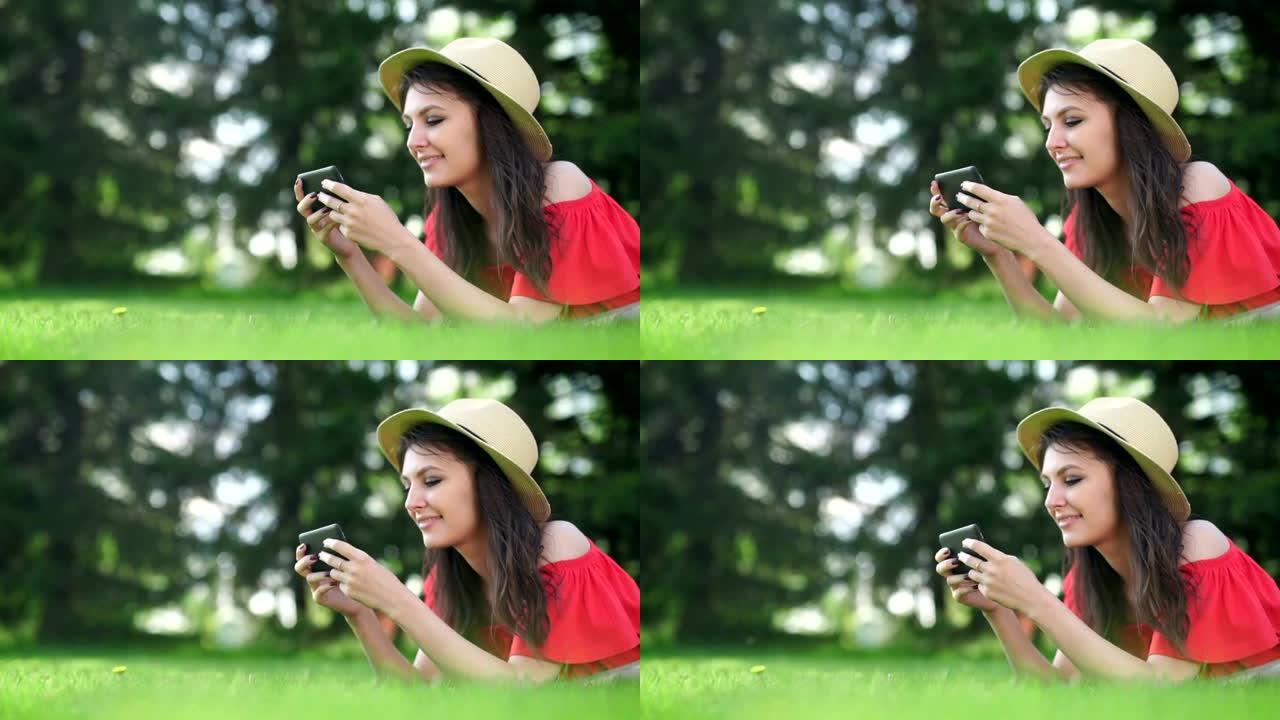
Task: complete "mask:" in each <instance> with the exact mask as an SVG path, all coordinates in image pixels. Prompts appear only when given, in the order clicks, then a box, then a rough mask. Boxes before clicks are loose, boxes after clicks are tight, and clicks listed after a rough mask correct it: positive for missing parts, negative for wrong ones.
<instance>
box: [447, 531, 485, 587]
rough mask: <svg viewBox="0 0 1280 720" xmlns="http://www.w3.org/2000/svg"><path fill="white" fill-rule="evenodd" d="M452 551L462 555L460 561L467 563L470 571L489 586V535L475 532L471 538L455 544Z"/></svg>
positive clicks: (483, 532)
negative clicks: (474, 572)
mask: <svg viewBox="0 0 1280 720" xmlns="http://www.w3.org/2000/svg"><path fill="white" fill-rule="evenodd" d="M454 549H455V550H457V551H458V553H459V554H460V555H462V559H463V560H466V561H467V564H468V565H470V566H471V569H472V570H475V571H476V574H477V575H479V576H480V579H481V580H484V582H485V584H486V585H488V584H489V533H488V531H486V530H480V531H477V532H476V534H475V535H473V536H472V537H471V538H469V539H467V540H465V541H463V542H461V543H459V544H457V545H455V546H454Z"/></svg>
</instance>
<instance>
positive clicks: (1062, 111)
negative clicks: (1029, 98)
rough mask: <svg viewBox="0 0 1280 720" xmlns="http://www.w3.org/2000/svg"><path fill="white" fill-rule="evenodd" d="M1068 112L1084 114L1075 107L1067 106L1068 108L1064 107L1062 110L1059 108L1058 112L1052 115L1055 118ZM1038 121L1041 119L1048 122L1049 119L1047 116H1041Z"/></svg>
mask: <svg viewBox="0 0 1280 720" xmlns="http://www.w3.org/2000/svg"><path fill="white" fill-rule="evenodd" d="M1068 110H1075V111H1076V112H1084V110H1082V109H1081V108H1078V107H1076V106H1075V105H1068V106H1066V107H1064V108H1059V109H1058V112H1056V113H1054V115H1055V116H1056V115H1062V114H1063V113H1065V112H1067V111H1068ZM1040 119H1041V120H1048V119H1049V116H1048V115H1041V116H1040Z"/></svg>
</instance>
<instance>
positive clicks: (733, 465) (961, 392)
mask: <svg viewBox="0 0 1280 720" xmlns="http://www.w3.org/2000/svg"><path fill="white" fill-rule="evenodd" d="M644 387H645V389H644V402H645V407H644V413H643V415H642V427H643V429H644V434H645V440H644V458H645V459H644V464H645V467H646V468H648V469H649V477H650V481H649V482H648V483H646V485H645V497H646V501H645V503H644V508H645V510H644V518H643V520H642V523H643V527H644V529H645V535H646V537H649V538H652V539H653V544H652V546H651V548H650V550H649V552H648V554H647V555H646V557H649V556H653V557H655V558H661V560H660V561H658V560H653V561H649V560H647V561H646V562H644V563H643V565H642V566H641V575H640V578H641V580H640V584H641V587H643V588H644V622H645V630H646V633H647V635H646V643H647V644H646V648H647V649H649V650H657V649H662V648H668V649H675V648H686V647H690V646H693V647H698V646H715V647H716V648H718V649H720V650H725V651H729V652H731V653H733V654H734V655H735V656H736V657H738V658H739V660H738V662H742V663H747V665H750V664H752V663H751V662H750V661H749V657H750V656H752V655H753V654H756V653H762V652H766V648H773V649H775V650H776V649H778V648H787V647H800V646H815V647H825V648H828V649H833V648H837V647H838V648H844V649H845V650H849V651H865V652H867V653H876V654H877V657H880V658H884V657H887V656H891V655H893V654H895V653H897V654H902V655H905V656H908V657H911V658H915V659H917V660H919V659H922V658H925V657H934V658H935V659H936V658H939V657H943V656H944V651H946V652H949V653H952V655H951V656H952V657H953V658H954V657H956V655H957V654H961V653H973V654H975V655H978V656H985V657H991V658H999V657H1002V655H1001V653H1000V650H999V647H998V645H996V644H995V641H994V639H993V636H992V634H991V633H990V632H989V631H988V629H987V624H986V622H984V621H983V619H982V617H981V615H980V614H978V613H976V612H972V611H970V610H969V609H968V608H965V607H963V606H961V605H959V604H958V603H955V602H953V601H952V600H951V599H950V596H949V594H948V593H947V592H946V590H945V585H944V583H943V581H942V579H941V578H939V577H938V576H937V575H936V574H935V573H934V571H933V568H934V560H933V554H934V553H935V552H936V551H937V547H938V543H937V536H938V534H939V533H941V532H944V531H946V530H951V529H954V528H957V527H960V526H962V525H967V524H969V523H975V522H976V523H978V524H980V525H981V526H982V529H983V532H984V534H985V535H986V537H987V539H988V540H989V541H990V542H991V543H992V544H993V545H995V546H996V547H998V548H1000V549H1002V550H1003V551H1005V552H1009V553H1013V554H1016V555H1018V556H1019V557H1021V558H1022V559H1023V560H1024V561H1026V562H1027V564H1028V565H1029V566H1030V567H1031V568H1032V570H1034V571H1035V572H1036V573H1037V575H1038V576H1039V577H1040V578H1041V579H1042V580H1043V581H1045V582H1046V585H1047V586H1048V587H1049V588H1050V589H1052V590H1055V591H1058V590H1060V583H1061V563H1062V557H1063V549H1062V539H1061V536H1060V534H1059V532H1058V529H1057V527H1056V526H1055V525H1054V524H1053V522H1052V521H1051V519H1050V518H1049V517H1048V516H1047V515H1046V513H1045V510H1044V508H1043V501H1044V491H1043V487H1042V486H1041V483H1040V481H1039V478H1038V477H1037V474H1036V473H1035V471H1034V469H1033V468H1032V467H1031V465H1030V463H1028V462H1027V461H1026V460H1025V459H1024V458H1023V456H1022V454H1021V452H1020V451H1019V450H1018V449H1017V445H1016V442H1015V439H1014V434H1013V433H1014V428H1015V426H1016V425H1017V423H1018V421H1019V420H1021V419H1022V418H1023V417H1025V416H1026V415H1027V414H1029V413H1030V412H1032V411H1034V410H1037V409H1040V408H1042V407H1048V406H1050V405H1067V406H1071V407H1079V406H1080V405H1081V404H1083V403H1084V402H1086V401H1088V400H1089V399H1092V398H1093V397H1096V396H1099V395H1118V394H1125V395H1132V396H1135V397H1139V398H1141V399H1143V400H1144V401H1145V402H1147V403H1149V404H1150V405H1152V406H1153V407H1154V408H1156V410H1157V411H1158V412H1160V413H1161V415H1162V416H1163V417H1164V418H1165V419H1166V420H1167V421H1168V423H1169V425H1170V426H1171V427H1172V429H1173V431H1174V433H1175V434H1176V435H1177V437H1178V440H1179V441H1180V452H1181V458H1180V461H1179V463H1178V465H1177V467H1176V469H1175V470H1174V476H1175V477H1176V478H1178V480H1179V481H1180V482H1181V483H1182V486H1183V488H1184V490H1185V491H1186V494H1187V497H1188V498H1189V499H1190V501H1191V508H1192V513H1193V516H1195V517H1202V518H1206V519H1208V520H1210V521H1211V522H1213V523H1215V524H1217V525H1218V526H1219V527H1220V528H1221V529H1222V530H1223V531H1224V532H1225V533H1226V534H1227V535H1228V536H1229V537H1231V538H1232V539H1234V540H1235V542H1236V543H1237V544H1239V545H1240V547H1241V548H1243V549H1244V550H1245V551H1246V552H1248V553H1250V554H1251V555H1252V556H1253V557H1254V558H1255V559H1257V560H1258V562H1259V563H1260V564H1261V565H1262V566H1263V567H1264V568H1265V569H1266V570H1267V571H1268V572H1269V573H1271V574H1272V576H1275V575H1277V574H1280V527H1278V526H1277V525H1276V523H1275V518H1276V517H1277V516H1280V470H1278V469H1277V468H1280V449H1278V448H1280V446H1278V445H1277V443H1276V439H1277V434H1278V433H1277V431H1278V430H1280V394H1278V391H1277V385H1276V383H1275V381H1274V366H1273V364H1270V363H1248V362H1245V363H1188V362H1133V363H1126V362H1099V363H1089V362H1055V361H1035V362H1020V361H1016V362H1015V361H993V362H966V363H953V362H921V363H915V362H858V363H841V362H661V363H652V362H651V363H647V364H646V365H645V367H644ZM973 641H976V642H973ZM729 648H733V649H732V650H729ZM886 653H887V654H888V655H886ZM841 657H844V658H846V659H853V657H856V655H849V654H848V653H845V654H843V655H841ZM756 662H761V661H756ZM682 667H683V666H682ZM938 670H939V671H941V670H942V666H939V667H938ZM742 672H745V667H744V668H743V669H742ZM744 682H745V681H744Z"/></svg>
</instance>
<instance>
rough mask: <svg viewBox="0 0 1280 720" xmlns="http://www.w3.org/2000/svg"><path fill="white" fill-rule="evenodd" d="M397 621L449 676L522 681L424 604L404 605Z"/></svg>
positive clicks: (506, 665) (398, 612)
mask: <svg viewBox="0 0 1280 720" xmlns="http://www.w3.org/2000/svg"><path fill="white" fill-rule="evenodd" d="M415 600H416V598H415ZM393 617H394V618H395V621H396V623H397V624H398V625H400V627H402V628H404V631H405V632H407V633H408V634H409V637H411V638H413V641H414V642H415V643H417V645H418V647H420V648H422V652H424V653H426V655H427V657H428V658H430V659H431V662H433V663H434V664H435V665H436V667H438V668H440V671H441V672H442V673H444V674H445V675H448V676H451V677H461V678H466V679H468V680H518V679H520V678H519V676H518V674H517V672H516V670H515V668H513V667H512V666H511V665H510V664H509V663H507V662H505V661H503V660H501V659H499V658H497V657H495V656H493V655H490V654H489V653H487V652H485V651H484V650H482V649H481V648H479V647H477V646H476V645H474V644H473V643H471V642H470V641H469V640H467V639H466V638H464V637H463V636H461V635H459V634H458V633H457V631H455V630H454V629H453V628H451V627H449V624H448V623H446V622H445V621H444V620H442V619H440V616H439V615H436V614H435V613H434V612H432V611H431V609H430V608H428V607H427V606H426V605H424V604H423V603H421V602H413V603H411V604H405V605H403V606H402V607H400V608H398V609H397V610H396V611H395V613H394V615H393Z"/></svg>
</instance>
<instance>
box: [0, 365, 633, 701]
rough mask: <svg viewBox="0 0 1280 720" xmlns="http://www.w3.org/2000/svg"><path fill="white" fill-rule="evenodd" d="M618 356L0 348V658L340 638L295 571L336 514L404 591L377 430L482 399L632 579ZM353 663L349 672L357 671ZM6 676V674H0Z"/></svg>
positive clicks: (411, 558)
mask: <svg viewBox="0 0 1280 720" xmlns="http://www.w3.org/2000/svg"><path fill="white" fill-rule="evenodd" d="M636 370H637V368H636V364H635V363H585V362H578V363H551V362H523V363H516V362H513V363H478V362H459V363H432V362H416V361H400V362H356V361H351V362H342V363H302V362H292V363H273V362H191V363H187V362H138V363H133V362H130V363H81V362H57V363H37V362H31V363H19V362H0V388H4V391H3V392H0V417H2V418H4V423H3V424H0V467H2V468H4V470H3V472H2V473H0V539H2V541H3V542H2V544H3V546H4V547H5V548H6V552H5V553H4V554H3V558H0V574H3V575H4V577H5V578H6V580H5V582H4V583H2V584H0V651H6V649H7V652H19V653H20V652H21V651H22V650H23V649H24V648H27V649H40V650H41V651H47V650H48V648H50V647H58V646H70V647H75V648H85V647H86V646H108V647H128V648H131V649H132V650H135V651H136V650H144V649H146V648H148V647H150V646H155V647H156V649H163V648H166V647H169V646H173V645H179V646H185V647H194V648H236V647H240V648H257V649H258V650H260V651H264V652H272V653H290V652H294V651H297V650H299V649H302V648H306V647H315V646H325V645H328V641H329V640H333V639H336V638H343V639H345V641H344V642H341V643H338V644H337V646H335V647H337V648H345V649H344V650H342V654H344V655H345V656H348V657H350V656H351V655H352V654H354V656H357V657H358V656H359V655H360V649H359V647H358V645H356V644H355V643H354V642H353V641H351V635H350V632H349V631H348V629H347V626H346V623H344V622H342V620H341V619H340V618H336V617H335V616H334V614H333V613H331V612H330V611H328V610H325V609H323V608H319V607H318V606H316V605H315V604H314V603H313V602H312V601H311V599H310V597H309V594H308V593H307V592H306V590H305V583H304V582H303V581H302V579H301V578H299V577H297V576H296V575H295V574H294V573H293V571H292V565H293V562H294V547H295V546H296V545H297V542H298V541H297V536H298V533H299V532H302V531H304V530H310V529H313V528H316V527H320V526H322V525H327V524H329V523H332V522H339V523H341V524H342V526H343V529H344V530H345V531H346V534H347V537H348V538H349V539H350V540H351V541H352V542H353V543H354V544H356V545H357V546H359V547H361V548H362V549H364V550H366V551H368V552H369V553H370V554H372V555H374V556H375V557H377V558H378V559H379V560H380V561H381V562H383V563H384V564H385V565H386V566H387V567H389V568H390V569H391V570H392V571H394V572H395V573H397V575H399V576H400V577H401V578H403V579H404V580H405V582H406V584H407V585H408V587H410V588H411V589H414V590H415V591H417V592H420V591H421V583H422V578H421V567H422V558H423V548H422V539H421V536H420V534H419V533H418V531H417V528H415V527H414V526H413V524H412V522H411V520H410V519H409V518H408V517H406V516H405V515H404V510H403V490H402V489H401V487H400V483H399V480H398V479H397V477H396V475H395V471H394V470H393V469H392V468H391V467H390V465H388V464H387V462H386V461H385V459H384V458H383V457H382V455H381V453H380V452H379V451H378V450H377V447H376V445H375V444H374V438H373V431H374V428H375V427H376V425H377V423H378V422H379V421H380V420H381V419H382V418H384V417H386V416H387V415H389V414H390V413H391V412H393V411H395V410H398V409H401V408H405V407H424V406H425V407H439V406H441V405H443V404H445V403H446V402H448V401H449V400H452V399H454V398H457V397H462V396H471V397H494V398H498V399H501V400H503V401H504V402H506V403H508V404H509V405H510V406H511V407H512V408H514V409H515V410H516V411H517V412H518V413H520V415H521V417H523V418H524V419H525V420H526V422H528V423H529V426H530V428H531V429H532V430H533V432H534V435H535V436H536V437H537V438H538V440H539V443H540V453H541V458H540V461H539V464H538V467H537V469H536V470H535V477H536V478H537V479H538V480H539V482H540V483H541V485H542V487H543V489H544V491H545V492H546V494H547V497H548V499H549V500H550V501H551V507H552V515H553V517H555V518H560V519H566V520H569V521H571V522H573V523H575V524H576V525H577V526H578V527H580V528H581V529H582V530H583V532H585V533H586V534H587V535H588V536H589V537H591V538H593V539H594V540H595V541H596V542H597V543H598V544H599V545H600V546H601V548H602V549H604V550H605V551H606V552H608V553H610V554H611V555H612V556H613V557H614V558H615V559H616V560H617V561H618V562H619V563H620V564H621V565H622V566H623V567H624V568H625V569H626V570H627V571H628V572H630V573H631V574H632V575H633V576H634V575H636V574H637V573H638V572H639V563H640V557H641V552H642V549H641V547H640V543H641V540H642V539H641V538H640V537H639V536H638V533H637V525H638V521H637V518H638V515H639V512H640V510H639V508H638V507H637V506H636V503H635V498H636V496H637V494H638V484H639V481H640V470H639V468H638V454H639V450H638V447H637V442H638V436H639V431H638V427H637V417H638V413H639V409H638V404H639V393H638V388H637V384H636V381H635V374H636ZM366 671H367V668H361V669H360V672H361V675H362V676H365V675H366V674H367V672H366ZM0 674H2V673H0Z"/></svg>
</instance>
